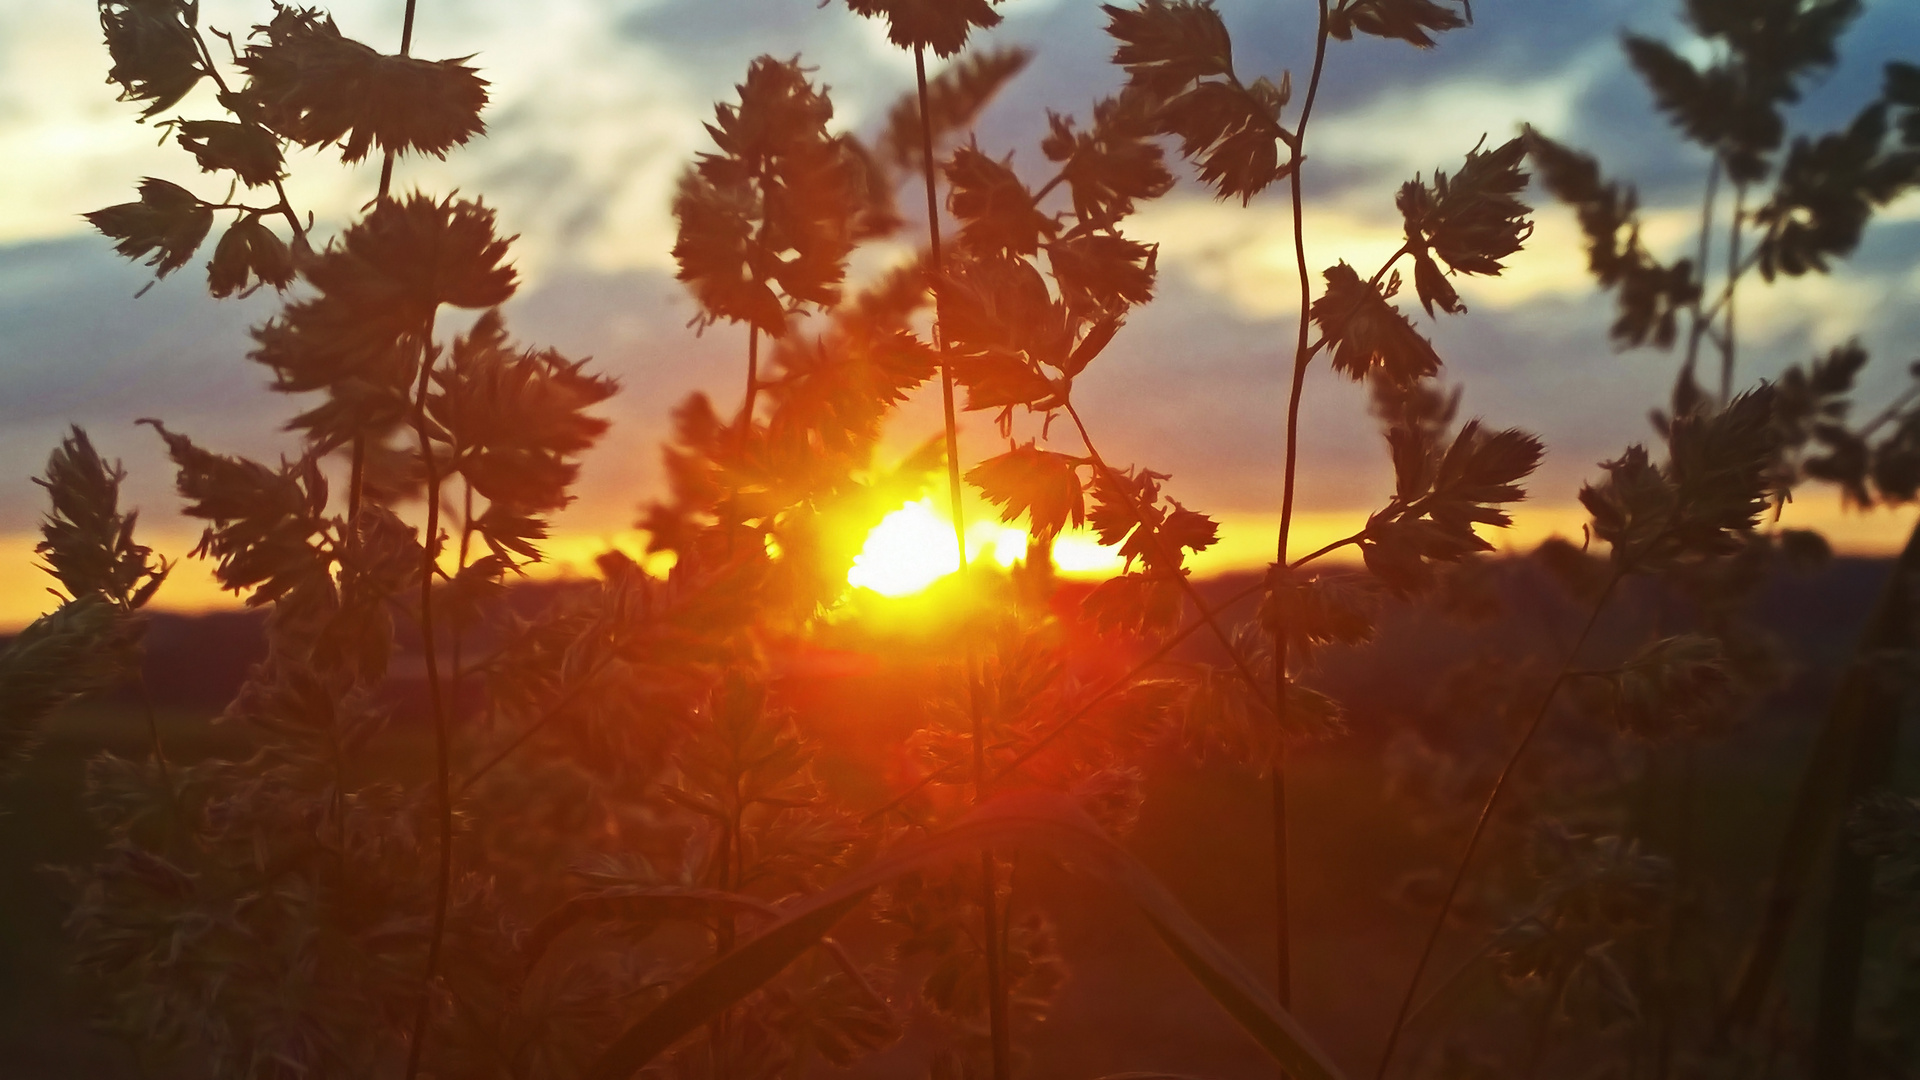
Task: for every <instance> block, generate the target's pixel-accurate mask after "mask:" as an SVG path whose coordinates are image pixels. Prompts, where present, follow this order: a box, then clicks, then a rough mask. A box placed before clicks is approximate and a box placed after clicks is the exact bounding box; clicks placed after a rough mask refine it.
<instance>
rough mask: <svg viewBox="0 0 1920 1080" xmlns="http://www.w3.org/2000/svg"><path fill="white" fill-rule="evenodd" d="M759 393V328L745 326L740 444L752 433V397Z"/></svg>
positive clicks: (753, 325)
mask: <svg viewBox="0 0 1920 1080" xmlns="http://www.w3.org/2000/svg"><path fill="white" fill-rule="evenodd" d="M759 392H760V327H759V326H757V325H755V324H752V323H749V324H747V401H746V404H744V405H742V406H741V407H740V438H741V441H742V443H743V444H744V442H745V441H746V438H747V436H748V435H749V434H750V433H752V431H753V406H754V397H755V395H757V394H758V393H759Z"/></svg>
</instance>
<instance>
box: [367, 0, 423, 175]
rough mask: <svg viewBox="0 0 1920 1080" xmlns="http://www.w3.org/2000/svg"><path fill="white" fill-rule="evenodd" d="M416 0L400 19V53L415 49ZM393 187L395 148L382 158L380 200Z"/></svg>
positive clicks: (408, 2) (409, 5) (408, 0)
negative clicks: (414, 13) (414, 21)
mask: <svg viewBox="0 0 1920 1080" xmlns="http://www.w3.org/2000/svg"><path fill="white" fill-rule="evenodd" d="M415 3H416V0H407V13H406V14H405V15H404V16H402V17H401V20H400V55H401V56H406V55H408V54H409V53H411V52H412V51H413V8H414V4H415ZM392 187H393V148H392V147H388V148H387V152H386V154H385V155H384V156H382V157H381V159H380V194H379V196H378V197H377V198H378V200H379V201H381V202H385V201H386V198H387V192H388V191H389V190H391V189H392Z"/></svg>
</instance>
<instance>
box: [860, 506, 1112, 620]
mask: <svg viewBox="0 0 1920 1080" xmlns="http://www.w3.org/2000/svg"><path fill="white" fill-rule="evenodd" d="M951 521H952V519H951V518H949V517H947V515H946V514H945V513H943V512H941V510H939V509H938V508H937V507H936V506H935V503H934V500H933V499H932V498H931V497H929V498H924V499H919V500H917V501H915V502H910V503H908V504H906V505H905V506H902V507H901V508H900V509H898V510H895V511H894V512H893V513H891V514H888V515H887V516H886V517H884V518H882V519H881V520H880V524H878V525H875V526H874V527H873V530H872V531H871V532H869V533H867V542H866V544H865V545H864V546H862V547H861V549H860V554H858V555H856V556H854V558H853V567H852V568H851V569H849V570H848V571H847V584H849V585H853V586H855V587H857V588H863V589H871V590H873V591H874V592H877V593H879V594H881V595H882V596H906V595H909V594H911V593H917V592H919V591H920V590H922V589H924V588H926V587H927V586H929V585H931V584H933V583H934V582H936V581H938V580H940V579H941V578H943V577H945V576H946V575H948V574H951V573H953V572H954V571H955V570H957V569H959V567H960V560H959V559H958V558H956V557H955V552H954V543H953V525H952V523H951ZM1026 554H1027V533H1026V530H1024V529H1019V528H1015V527H1013V526H1011V525H1006V524H1003V523H1001V522H997V521H974V522H971V523H969V525H968V526H967V558H968V560H969V561H971V560H974V559H979V558H982V557H987V558H991V559H992V560H993V561H994V562H995V563H997V564H999V565H1000V566H1002V567H1009V566H1012V565H1013V564H1014V563H1015V562H1017V561H1019V560H1020V559H1023V558H1025V557H1026ZM1053 561H1054V565H1055V567H1056V568H1057V569H1058V570H1059V571H1060V572H1061V573H1064V574H1068V575H1074V574H1110V573H1113V572H1114V571H1116V570H1118V569H1120V562H1121V560H1120V556H1119V555H1118V554H1117V553H1116V552H1115V551H1114V550H1113V549H1112V548H1107V547H1102V546H1101V545H1100V541H1099V539H1098V538H1097V537H1095V536H1094V535H1093V534H1092V533H1091V532H1086V531H1083V530H1077V529H1075V530H1069V531H1067V532H1063V533H1061V534H1060V535H1059V536H1058V537H1056V538H1055V539H1054V542H1053Z"/></svg>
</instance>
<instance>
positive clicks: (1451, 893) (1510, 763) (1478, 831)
mask: <svg viewBox="0 0 1920 1080" xmlns="http://www.w3.org/2000/svg"><path fill="white" fill-rule="evenodd" d="M1623 576H1624V575H1623V574H1622V573H1621V572H1619V571H1617V570H1616V571H1615V572H1614V574H1613V576H1612V577H1611V578H1609V579H1608V581H1607V585H1606V588H1604V589H1602V590H1601V591H1600V595H1599V597H1598V598H1597V599H1595V600H1594V602H1593V610H1592V611H1591V612H1589V613H1588V614H1587V621H1586V624H1585V625H1584V626H1582V627H1581V628H1580V636H1579V637H1577V638H1575V639H1574V641H1573V648H1572V649H1570V650H1568V652H1567V658H1566V660H1565V661H1563V662H1562V663H1561V665H1560V670H1559V672H1557V673H1556V674H1555V675H1554V677H1553V681H1552V682H1551V683H1548V684H1547V690H1546V693H1544V694H1542V695H1540V705H1539V707H1538V708H1536V709H1535V710H1534V712H1533V718H1532V719H1531V720H1529V721H1527V727H1526V730H1525V731H1524V732H1522V733H1521V735H1520V742H1519V745H1517V746H1515V747H1514V748H1513V753H1511V754H1509V755H1507V763H1506V764H1505V765H1503V766H1501V769H1500V775H1499V776H1497V777H1495V778H1494V781H1493V790H1491V791H1489V792H1487V801H1486V802H1485V803H1484V804H1483V805H1482V806H1481V807H1480V817H1479V818H1478V819H1477V820H1476V821H1475V822H1474V823H1473V833H1472V835H1470V836H1468V837H1467V849H1466V850H1465V851H1464V852H1462V853H1461V855H1460V862H1459V865H1457V866H1455V867H1454V871H1453V879H1452V880H1451V881H1449V882H1448V883H1447V894H1446V898H1445V899H1444V900H1442V901H1441V902H1440V913H1439V914H1438V915H1436V916H1434V920H1433V928H1432V929H1431V930H1429V931H1428V932H1427V941H1426V944H1425V945H1424V946H1423V947H1422V948H1421V950H1420V960H1419V962H1418V963H1416V964H1414V966H1413V976H1412V977H1411V978H1409V979H1408V980H1407V992H1406V993H1405V994H1404V995H1403V996H1402V997H1401V999H1400V1008H1399V1011H1398V1012H1396V1013H1395V1014H1394V1018H1393V1027H1392V1029H1391V1030H1389V1031H1388V1032H1387V1042H1386V1048H1385V1049H1384V1050H1382V1051H1381V1052H1380V1065H1379V1067H1378V1068H1376V1069H1374V1071H1373V1076H1374V1080H1381V1078H1382V1077H1384V1076H1386V1075H1387V1066H1388V1064H1390V1063H1391V1062H1392V1061H1393V1048H1394V1046H1395V1045H1396V1044H1398V1043H1399V1041H1400V1033H1401V1032H1402V1031H1403V1030H1405V1028H1406V1023H1407V1017H1408V1014H1409V1012H1410V1010H1411V1009H1412V1008H1413V995H1414V994H1415V993H1416V992H1417V991H1418V990H1419V989H1420V977H1421V976H1422V975H1424V974H1426V971H1427V964H1428V962H1429V961H1431V960H1432V959H1433V949H1434V946H1435V945H1437V944H1439V942H1440V932H1441V931H1442V930H1444V929H1446V925H1447V916H1449V915H1451V914H1453V902H1454V900H1455V899H1457V898H1458V897H1459V895H1460V884H1461V882H1463V881H1465V880H1466V877H1467V867H1468V866H1469V865H1470V864H1471V863H1472V862H1473V855H1474V852H1475V851H1477V850H1479V847H1480V839H1481V837H1483V836H1484V835H1486V831H1487V823H1488V822H1489V821H1491V820H1493V808H1494V805H1495V804H1496V803H1498V802H1499V801H1500V794H1501V792H1503V791H1505V790H1506V788H1507V780H1508V779H1509V778H1511V777H1512V776H1513V770H1514V766H1516V765H1518V764H1519V763H1520V757H1521V755H1523V754H1525V753H1526V752H1527V746H1528V744H1530V743H1532V742H1533V737H1534V735H1536V734H1537V733H1538V732H1539V731H1540V725H1541V724H1542V723H1543V722H1544V721H1545V720H1546V718H1547V710H1548V709H1549V708H1550V707H1551V706H1552V705H1553V699H1554V696H1555V695H1556V694H1558V693H1559V691H1560V687H1561V686H1562V685H1564V684H1565V683H1566V681H1567V679H1568V677H1569V676H1570V674H1571V672H1572V671H1573V670H1574V669H1573V661H1574V660H1575V658H1577V657H1578V656H1579V655H1580V649H1581V648H1582V647H1583V646H1585V645H1586V643H1587V638H1588V637H1590V636H1592V634H1593V628H1594V626H1595V625H1596V624H1597V623H1599V621H1600V613H1601V612H1603V611H1605V610H1606V607H1607V601H1608V600H1609V599H1611V598H1612V596H1613V591H1614V589H1616V588H1617V587H1619V585H1620V579H1621V578H1622V577H1623Z"/></svg>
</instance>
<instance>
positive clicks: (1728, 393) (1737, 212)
mask: <svg viewBox="0 0 1920 1080" xmlns="http://www.w3.org/2000/svg"><path fill="white" fill-rule="evenodd" d="M1746 216H1747V185H1745V184H1735V185H1734V188H1733V223H1732V224H1731V225H1730V226H1729V227H1728V229H1727V302H1726V307H1727V330H1726V333H1725V334H1724V335H1723V336H1722V337H1721V339H1720V404H1722V405H1725V404H1726V403H1727V402H1729V401H1732V400H1733V363H1734V352H1735V347H1736V345H1737V344H1738V341H1739V338H1738V335H1737V333H1736V332H1735V329H1734V321H1733V315H1734V305H1733V301H1734V296H1735V293H1736V292H1737V290H1738V289H1739V287H1740V278H1739V276H1738V272H1739V269H1740V226H1741V224H1742V222H1743V221H1744V220H1745V218H1746Z"/></svg>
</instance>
